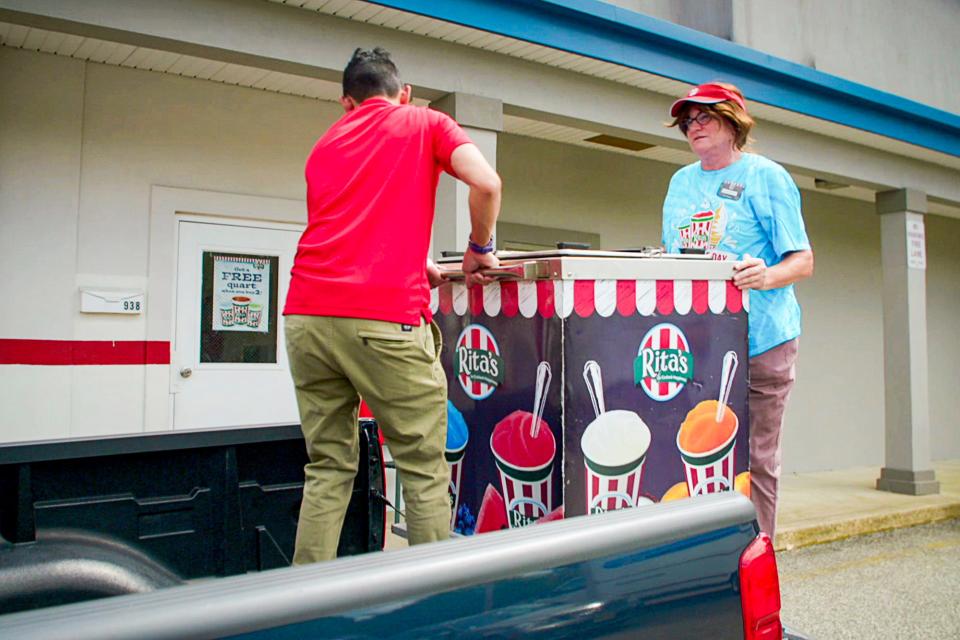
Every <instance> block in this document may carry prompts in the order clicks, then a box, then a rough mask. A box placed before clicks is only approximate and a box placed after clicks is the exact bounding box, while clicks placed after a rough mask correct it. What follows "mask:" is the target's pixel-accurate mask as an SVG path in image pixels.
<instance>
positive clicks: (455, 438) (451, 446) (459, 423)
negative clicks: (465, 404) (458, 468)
mask: <svg viewBox="0 0 960 640" xmlns="http://www.w3.org/2000/svg"><path fill="white" fill-rule="evenodd" d="M469 439H470V431H469V430H468V429H467V422H466V421H465V420H464V419H463V414H462V413H460V410H459V409H457V408H456V407H455V406H453V403H452V402H450V401H449V400H447V452H448V453H449V452H452V451H460V450H461V449H463V448H464V447H465V446H467V440H469Z"/></svg>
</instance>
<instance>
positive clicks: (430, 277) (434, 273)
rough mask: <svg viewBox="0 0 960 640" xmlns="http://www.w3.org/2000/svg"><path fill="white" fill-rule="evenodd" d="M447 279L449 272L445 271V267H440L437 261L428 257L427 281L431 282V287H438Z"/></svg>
mask: <svg viewBox="0 0 960 640" xmlns="http://www.w3.org/2000/svg"><path fill="white" fill-rule="evenodd" d="M446 281H447V274H445V273H444V272H443V269H441V268H440V267H438V266H437V263H436V262H434V261H433V260H431V259H430V258H427V282H429V283H430V288H431V289H436V288H437V287H439V286H440V285H442V284H443V283H444V282H446Z"/></svg>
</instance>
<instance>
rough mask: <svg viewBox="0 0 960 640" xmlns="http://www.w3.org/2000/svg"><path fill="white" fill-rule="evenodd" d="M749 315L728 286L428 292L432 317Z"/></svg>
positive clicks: (547, 283)
mask: <svg viewBox="0 0 960 640" xmlns="http://www.w3.org/2000/svg"><path fill="white" fill-rule="evenodd" d="M741 309H743V310H745V311H748V312H749V310H750V301H749V292H747V291H740V290H739V289H737V288H736V287H735V286H733V282H732V281H730V280H535V281H530V280H522V281H501V282H494V283H492V284H489V285H487V286H485V287H482V288H481V287H471V288H470V289H467V288H466V286H464V285H463V284H462V283H449V284H445V285H443V286H440V287H438V288H436V289H432V290H431V291H430V310H431V311H432V312H433V313H438V312H439V313H443V314H450V313H455V314H457V315H458V316H462V315H465V314H466V313H467V311H468V310H469V312H470V314H471V315H473V316H478V315H480V314H481V313H485V314H486V315H488V316H497V315H500V314H503V315H505V316H507V317H508V318H509V317H513V316H515V315H517V314H520V315H521V316H523V317H525V318H532V317H533V316H535V315H537V314H540V315H541V316H543V317H545V318H550V317H553V316H559V317H561V318H567V317H569V316H570V314H571V313H575V314H577V315H578V316H580V317H582V318H585V317H587V316H590V315H593V314H594V313H596V314H598V315H599V316H601V317H604V318H607V317H610V316H612V315H613V314H614V313H615V312H616V313H619V314H620V315H622V316H630V315H634V314H637V313H639V314H640V315H643V316H649V315H653V314H654V313H659V314H661V315H666V314H670V313H678V314H680V315H687V314H688V313H697V314H704V313H708V312H710V313H723V312H725V311H726V312H731V313H736V312H738V311H740V310H741Z"/></svg>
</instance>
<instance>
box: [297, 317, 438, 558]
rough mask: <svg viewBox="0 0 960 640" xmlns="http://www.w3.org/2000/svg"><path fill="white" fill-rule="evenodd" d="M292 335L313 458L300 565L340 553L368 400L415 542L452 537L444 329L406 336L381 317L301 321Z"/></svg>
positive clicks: (423, 328)
mask: <svg viewBox="0 0 960 640" xmlns="http://www.w3.org/2000/svg"><path fill="white" fill-rule="evenodd" d="M408 328H409V327H408ZM286 335H287V354H288V355H289V358H290V373H291V374H292V376H293V382H294V385H295V387H296V393H297V404H298V405H299V408H300V422H301V426H302V429H303V435H304V439H305V440H306V444H307V453H308V456H309V459H310V462H309V464H307V465H306V467H304V472H305V475H306V480H305V484H304V488H303V503H302V505H301V507H300V520H299V523H298V525H297V541H296V549H295V552H294V556H293V562H294V564H306V563H309V562H318V561H320V560H329V559H332V558H335V557H336V554H337V544H338V542H339V539H340V529H341V527H342V526H343V519H344V515H345V513H346V509H347V505H348V503H349V500H350V493H351V491H352V489H353V481H354V477H355V476H356V473H357V466H358V457H359V444H358V434H357V411H358V407H359V402H360V400H359V396H358V394H359V395H362V396H363V399H364V400H366V402H367V404H368V405H370V409H371V410H372V411H373V414H374V416H376V419H377V423H378V425H379V426H380V428H381V429H382V431H383V434H384V438H385V439H386V442H387V445H388V446H389V447H390V453H391V454H392V455H393V458H394V460H395V461H396V464H397V471H398V473H399V475H400V481H401V482H402V485H403V499H404V502H405V503H406V518H407V528H408V535H409V541H410V544H420V543H423V542H431V541H434V540H442V539H446V538H448V537H449V530H450V500H449V498H448V497H447V484H448V483H449V478H450V471H449V467H448V466H447V462H446V460H445V459H444V456H443V452H444V447H445V445H446V438H447V406H446V401H447V382H446V376H445V375H444V373H443V368H442V366H441V365H440V330H439V329H438V328H437V326H436V325H435V324H427V323H425V322H421V324H420V326H418V327H412V328H410V330H409V331H404V330H403V325H399V324H395V323H392V322H381V321H378V320H362V319H354V318H334V317H327V316H299V315H291V316H287V317H286Z"/></svg>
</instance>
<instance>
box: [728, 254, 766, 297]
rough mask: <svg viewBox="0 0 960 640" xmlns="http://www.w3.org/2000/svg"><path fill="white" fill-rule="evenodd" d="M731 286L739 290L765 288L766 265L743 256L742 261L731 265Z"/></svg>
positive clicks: (757, 259) (760, 260)
mask: <svg viewBox="0 0 960 640" xmlns="http://www.w3.org/2000/svg"><path fill="white" fill-rule="evenodd" d="M733 284H734V285H736V287H737V288H738V289H740V290H743V289H764V288H766V284H767V263H766V262H764V261H763V259H762V258H751V257H750V254H749V253H748V254H745V255H744V256H743V260H741V261H740V262H737V263H736V264H734V265H733Z"/></svg>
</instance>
